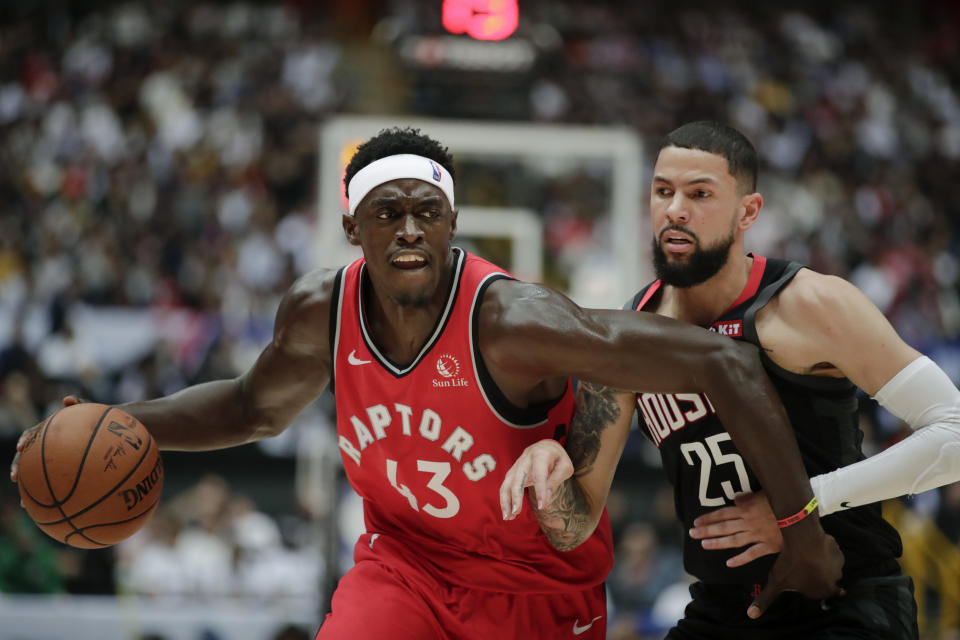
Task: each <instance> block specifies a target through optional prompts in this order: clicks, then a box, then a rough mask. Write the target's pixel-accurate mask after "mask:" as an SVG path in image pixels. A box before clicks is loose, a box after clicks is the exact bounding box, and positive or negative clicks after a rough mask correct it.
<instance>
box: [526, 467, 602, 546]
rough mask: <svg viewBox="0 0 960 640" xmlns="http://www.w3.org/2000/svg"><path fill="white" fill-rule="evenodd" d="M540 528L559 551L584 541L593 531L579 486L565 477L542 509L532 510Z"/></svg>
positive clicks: (588, 510) (584, 498)
mask: <svg viewBox="0 0 960 640" xmlns="http://www.w3.org/2000/svg"><path fill="white" fill-rule="evenodd" d="M534 513H535V514H536V516H537V521H539V522H540V529H541V530H542V531H543V532H544V533H545V534H546V536H547V538H548V539H549V540H550V543H551V544H552V545H553V546H554V547H555V548H556V549H558V550H559V551H570V550H571V549H573V548H575V547H576V546H577V545H579V544H580V543H581V542H583V541H584V540H586V539H587V536H588V535H590V532H591V531H592V530H593V526H592V524H593V523H592V522H590V505H589V504H588V503H587V500H586V497H585V496H584V495H583V491H582V490H581V489H580V485H578V484H577V483H576V482H573V478H568V479H567V480H566V481H565V482H564V483H563V484H561V485H560V486H559V487H558V488H557V492H556V494H555V495H554V496H553V499H551V500H550V503H549V504H546V505H544V507H543V509H536V508H534Z"/></svg>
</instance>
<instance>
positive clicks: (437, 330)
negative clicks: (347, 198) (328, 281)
mask: <svg viewBox="0 0 960 640" xmlns="http://www.w3.org/2000/svg"><path fill="white" fill-rule="evenodd" d="M453 251H454V252H456V253H457V263H456V266H454V269H453V278H451V279H450V291H448V292H447V304H446V306H445V307H444V308H443V313H441V314H440V317H439V318H437V322H436V323H435V324H434V325H433V331H431V332H430V337H428V338H427V340H426V342H424V343H423V347H421V348H420V353H418V354H417V357H416V358H414V359H413V362H411V363H410V364H408V365H407V366H406V367H401V366H400V365H399V364H397V363H396V362H394V361H393V360H391V359H390V358H388V357H387V356H386V355H385V354H383V353H381V352H380V349H379V348H378V347H377V343H376V342H375V341H374V339H373V335H372V333H371V332H370V330H369V329H368V327H367V314H366V312H365V311H364V308H363V273H364V267H366V264H363V265H360V271H359V273H358V274H357V278H358V280H357V312H358V315H359V316H360V333H361V335H362V336H363V342H364V343H365V344H366V345H367V349H369V350H370V353H371V354H372V355H373V357H374V358H375V359H376V360H377V362H378V363H379V364H380V366H382V367H383V368H384V369H386V370H387V371H389V372H390V373H391V374H393V377H394V378H402V377H404V376H405V375H407V374H408V373H410V372H411V371H413V370H414V369H416V367H417V365H418V364H420V362H421V361H422V360H423V359H424V358H425V357H426V355H427V354H428V353H430V350H431V349H432V348H433V345H435V344H436V343H437V341H438V340H439V339H440V336H442V335H443V331H444V329H446V328H447V323H448V322H449V321H450V316H451V315H453V308H454V306H455V305H456V302H457V294H458V293H459V291H460V277H461V276H462V275H463V269H464V265H465V264H466V262H467V260H466V258H467V252H466V251H464V250H462V249H458V248H456V247H454V249H453Z"/></svg>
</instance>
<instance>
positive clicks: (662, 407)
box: [628, 256, 902, 584]
mask: <svg viewBox="0 0 960 640" xmlns="http://www.w3.org/2000/svg"><path fill="white" fill-rule="evenodd" d="M801 268H802V265H799V264H797V263H795V262H787V261H785V260H772V259H766V258H763V257H762V256H754V261H753V268H752V270H751V273H750V277H749V279H748V282H747V286H746V287H745V288H744V291H743V292H742V293H741V295H740V297H739V298H738V299H737V300H736V301H735V302H734V303H733V305H732V306H731V307H730V308H729V309H728V310H727V311H726V312H725V313H723V315H721V316H720V317H719V318H717V319H716V320H715V321H714V322H713V324H712V325H711V326H710V329H711V330H712V331H716V332H718V333H720V334H722V335H726V336H729V337H731V338H733V339H735V340H745V341H747V342H751V343H753V344H755V345H758V346H761V345H760V340H759V338H758V337H757V330H756V326H755V325H754V316H755V314H756V313H757V310H759V309H761V308H762V307H763V306H764V305H765V304H767V303H768V302H769V301H770V299H771V298H772V297H773V296H775V295H776V294H777V293H778V292H779V291H780V290H781V289H782V288H783V287H785V286H786V285H787V284H788V283H789V282H790V280H791V279H792V278H793V276H794V275H796V273H797V271H799V270H800V269H801ZM659 289H660V281H659V280H658V281H656V282H653V283H652V284H650V285H647V287H645V288H644V289H643V290H641V291H640V292H639V293H638V294H637V295H636V296H635V297H634V298H633V300H632V301H631V302H630V303H629V305H628V307H629V308H632V309H635V310H642V309H643V308H644V307H645V306H646V305H647V304H648V303H649V301H650V299H651V298H652V297H653V296H654V295H655V294H656V292H657V291H658V290H659ZM761 354H763V352H762V351H761ZM762 359H763V362H764V366H765V367H766V370H767V373H768V374H769V375H770V378H771V380H772V381H773V383H774V386H775V387H776V389H777V391H778V393H779V395H780V399H781V400H782V402H783V404H784V407H786V410H787V414H788V415H789V417H790V422H791V424H792V426H793V429H794V432H795V433H796V436H797V442H798V444H799V446H800V454H801V456H802V458H803V463H804V465H805V466H806V470H807V473H808V474H809V475H810V476H811V477H813V476H815V475H819V474H821V473H826V472H828V471H832V470H833V469H836V468H838V467H842V466H846V465H848V464H851V463H853V462H856V461H858V460H862V459H863V458H864V455H863V452H862V450H861V448H860V443H861V441H862V439H863V432H862V431H860V429H859V427H858V419H857V405H858V403H857V398H856V387H854V385H853V383H851V382H850V381H849V380H847V379H846V378H843V379H838V378H826V377H822V376H810V375H798V374H795V373H791V372H789V371H786V370H785V369H783V368H781V367H779V366H778V365H777V364H775V363H774V362H773V361H772V360H770V359H769V358H768V357H767V356H766V355H765V354H763V355H762ZM637 410H638V413H639V423H640V429H641V431H642V432H643V433H644V434H645V435H646V436H647V437H648V438H650V440H651V441H652V442H653V443H654V444H655V445H656V446H657V448H658V449H659V450H660V456H661V458H662V460H663V467H664V470H665V471H666V473H667V475H668V478H669V480H670V482H671V483H672V484H673V486H674V501H675V506H676V511H677V516H678V517H679V518H680V520H681V521H682V522H683V525H684V531H687V530H689V529H690V527H692V526H693V520H694V519H695V518H697V517H698V516H700V515H701V514H703V513H706V512H708V511H712V510H714V509H717V508H719V507H723V506H727V505H732V504H733V498H734V497H735V496H736V495H739V494H741V493H744V492H750V491H756V490H758V489H759V488H760V484H759V483H758V482H757V479H756V476H754V474H753V472H752V471H751V470H750V469H749V468H748V467H747V466H746V464H745V462H744V460H743V459H742V458H741V457H740V454H739V452H738V451H737V448H736V447H735V446H734V444H733V441H732V440H731V438H730V435H729V434H728V433H727V432H726V430H725V429H724V427H723V425H722V424H721V423H720V420H719V419H718V418H717V415H716V412H715V411H714V408H713V406H712V405H711V404H710V399H709V398H707V397H706V395H705V394H697V393H686V394H683V393H681V394H654V393H639V394H637ZM821 522H822V524H823V528H824V530H826V532H827V533H829V534H830V535H832V536H834V538H836V540H837V542H838V543H839V545H840V548H841V549H842V550H843V553H844V556H845V557H846V563H845V565H844V577H845V578H852V577H858V576H865V575H886V574H891V573H895V572H897V571H898V570H899V567H898V565H897V563H896V560H895V558H897V557H899V556H900V553H901V551H902V547H901V542H900V537H899V535H898V534H897V532H896V530H895V529H894V528H893V527H891V526H890V525H889V524H888V523H887V522H886V521H885V520H884V519H883V518H882V517H881V515H880V505H879V504H872V505H866V506H863V507H858V508H854V509H848V510H845V511H840V512H837V513H834V514H831V515H830V516H828V517H825V518H823V519H822V521H821ZM742 550H743V548H741V549H735V550H730V549H728V550H714V551H707V550H704V549H703V547H702V546H701V544H700V541H698V540H693V539H692V538H690V536H689V535H688V534H686V533H685V534H684V551H683V556H684V567H685V568H686V570H687V572H688V573H690V574H691V575H693V576H696V577H697V578H699V579H700V580H702V581H704V582H708V583H717V584H756V583H763V582H765V581H766V577H767V574H768V573H769V571H770V568H771V566H772V565H773V561H774V558H775V556H773V555H770V556H765V557H763V558H760V559H758V560H755V561H754V562H751V563H748V564H747V565H746V566H743V567H738V568H729V567H727V566H726V565H725V564H724V563H725V561H726V560H727V559H728V558H731V557H733V556H734V555H736V554H737V553H739V552H740V551H742Z"/></svg>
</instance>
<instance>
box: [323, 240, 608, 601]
mask: <svg viewBox="0 0 960 640" xmlns="http://www.w3.org/2000/svg"><path fill="white" fill-rule="evenodd" d="M454 252H455V254H454V257H455V263H456V267H455V273H454V278H453V283H452V286H451V288H450V293H449V295H448V298H447V304H446V307H445V309H444V311H443V313H442V314H441V316H440V318H439V319H438V321H437V325H436V328H435V330H434V332H433V334H432V335H431V336H430V337H429V338H428V340H427V342H426V344H424V346H423V348H422V349H421V351H420V353H419V354H418V355H417V357H416V358H415V359H414V361H413V362H412V363H410V364H409V365H405V366H400V365H397V364H396V363H393V362H391V361H390V360H389V359H388V358H387V357H385V356H384V355H383V354H382V353H381V352H380V351H379V350H378V348H377V344H376V341H375V339H374V337H373V336H372V335H371V332H370V329H369V327H368V325H367V324H366V321H365V312H364V308H363V295H362V289H363V286H364V285H362V282H363V280H364V276H363V272H364V268H365V267H364V261H363V259H360V260H357V261H356V262H354V263H352V264H350V265H349V266H347V267H344V268H343V269H342V270H341V272H340V274H338V276H337V280H338V283H337V287H336V289H335V299H334V302H335V304H336V305H337V309H336V311H335V316H334V317H333V319H334V326H333V328H332V334H331V340H332V341H333V345H332V349H333V351H332V353H333V362H334V373H333V386H334V391H335V396H336V403H337V436H338V441H339V446H340V454H341V457H342V459H343V464H344V467H345V468H346V472H347V477H348V478H349V480H350V484H351V485H353V488H354V489H355V490H356V491H357V493H359V494H360V496H361V497H362V498H363V504H364V519H365V523H366V527H367V532H368V533H371V534H374V535H376V534H379V536H382V537H378V538H374V539H375V540H376V544H389V545H391V546H392V547H393V548H394V550H395V552H397V553H400V554H402V555H403V556H404V557H405V558H406V559H407V560H409V561H413V562H415V563H417V564H420V565H423V566H424V568H425V569H426V570H428V571H435V572H438V575H440V576H441V577H442V578H443V579H445V580H447V581H449V582H452V583H455V584H460V585H463V586H469V587H474V588H479V589H490V590H497V591H508V592H522V593H549V592H557V591H571V590H581V589H584V588H587V587H590V586H593V585H596V584H599V583H601V582H603V580H605V579H606V577H607V574H608V573H609V572H610V569H611V567H612V565H613V543H612V539H611V534H610V523H609V520H608V518H607V514H606V511H604V514H603V518H602V519H601V522H600V525H599V526H598V527H597V531H596V532H595V533H594V534H593V535H592V536H591V537H590V538H589V539H588V540H587V541H586V542H584V543H583V544H582V545H580V546H579V547H577V548H576V549H574V550H573V551H570V552H559V551H557V550H555V549H554V548H553V547H552V546H551V545H550V543H549V541H548V540H547V538H546V536H545V535H544V534H543V532H541V531H540V527H539V525H538V524H537V521H536V519H535V518H534V517H533V514H532V511H531V509H530V508H529V506H528V505H525V506H524V508H523V511H522V512H521V514H520V515H519V516H518V517H517V519H516V520H512V521H509V522H505V521H504V520H503V516H502V514H501V511H500V499H499V490H500V484H501V482H502V481H503V476H504V474H505V473H506V472H507V470H508V469H509V468H510V467H511V466H512V465H513V463H514V461H515V460H516V459H517V457H519V455H520V453H522V452H523V450H524V448H525V447H527V445H530V444H532V443H534V442H536V441H538V440H541V439H543V438H552V437H559V439H560V440H561V442H562V441H563V440H564V439H565V437H566V432H567V428H568V426H569V424H570V418H571V416H572V414H573V406H574V399H573V393H572V390H571V387H570V385H569V383H568V386H567V390H566V392H565V393H564V395H563V396H562V397H561V398H560V399H559V400H558V401H557V402H556V403H554V404H553V405H552V406H550V407H541V408H534V409H519V408H517V407H515V406H513V405H511V404H509V402H508V401H507V400H506V398H505V397H503V395H502V394H501V392H500V391H499V389H497V387H496V385H495V384H494V383H493V381H492V379H491V378H490V376H489V374H488V373H487V370H486V366H485V365H484V362H483V360H482V358H481V357H480V354H479V349H478V347H477V345H478V341H477V326H476V321H477V317H478V308H479V304H480V301H481V300H482V298H483V293H484V291H485V290H486V288H487V286H489V285H490V284H491V283H493V282H494V281H496V280H498V279H500V278H508V277H510V276H509V275H508V274H506V273H505V272H504V271H502V270H501V269H499V268H498V267H496V266H495V265H493V264H491V263H489V262H487V261H485V260H483V259H481V258H477V257H476V256H472V255H469V254H467V253H466V252H465V251H463V250H460V249H454ZM367 286H368V285H367ZM371 544H372V541H371Z"/></svg>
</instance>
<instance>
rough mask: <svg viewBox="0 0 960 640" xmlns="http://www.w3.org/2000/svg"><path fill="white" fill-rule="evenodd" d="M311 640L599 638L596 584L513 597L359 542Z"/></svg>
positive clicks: (600, 605)
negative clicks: (449, 579)
mask: <svg viewBox="0 0 960 640" xmlns="http://www.w3.org/2000/svg"><path fill="white" fill-rule="evenodd" d="M354 559H355V560H356V564H355V565H354V566H353V568H352V569H350V571H348V572H347V573H346V575H344V576H343V578H341V579H340V582H339V584H338V585H337V589H336V591H335V592H334V594H333V600H332V602H331V612H330V613H329V614H327V617H326V619H325V620H324V622H323V625H322V626H321V627H320V631H319V632H318V633H317V640H335V639H336V640H340V639H343V640H348V639H349V640H382V639H383V638H391V640H429V639H436V640H475V639H477V638H492V639H494V640H507V639H508V638H551V639H552V638H557V639H563V638H569V639H570V640H597V639H601V638H604V637H606V628H607V610H606V597H605V592H604V587H603V585H602V584H601V585H597V586H595V587H592V588H590V589H587V590H585V591H573V592H566V593H550V594H542V593H535V594H517V593H505V592H501V591H485V590H481V589H471V588H468V587H463V586H460V585H455V584H452V583H450V582H447V581H445V580H442V579H440V578H438V577H436V576H435V575H434V574H433V573H431V572H428V571H426V570H425V569H423V568H422V567H420V566H418V565H415V564H412V563H411V562H409V561H407V560H405V559H404V558H402V557H398V556H397V555H396V554H393V553H389V552H386V551H380V552H379V553H378V544H377V539H376V537H374V538H373V543H372V548H371V536H370V534H364V535H363V536H361V538H360V541H359V542H358V544H357V548H356V550H355V552H354Z"/></svg>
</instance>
